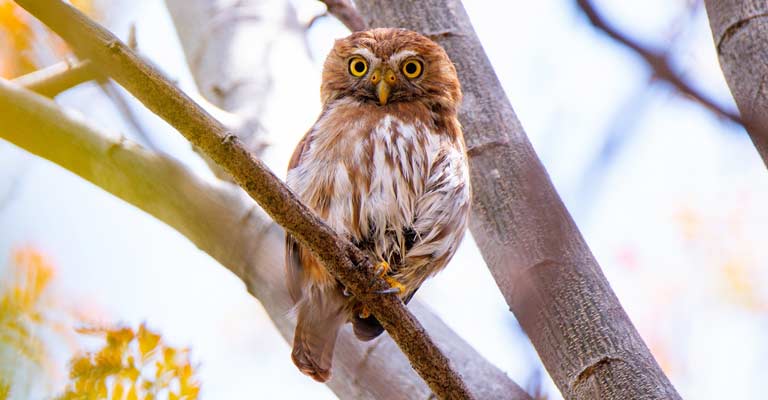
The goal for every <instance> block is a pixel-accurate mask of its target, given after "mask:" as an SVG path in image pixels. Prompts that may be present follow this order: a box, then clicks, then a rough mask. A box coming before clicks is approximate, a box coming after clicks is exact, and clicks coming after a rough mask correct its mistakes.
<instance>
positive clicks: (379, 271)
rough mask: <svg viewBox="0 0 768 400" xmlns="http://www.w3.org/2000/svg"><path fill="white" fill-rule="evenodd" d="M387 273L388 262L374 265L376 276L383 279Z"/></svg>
mask: <svg viewBox="0 0 768 400" xmlns="http://www.w3.org/2000/svg"><path fill="white" fill-rule="evenodd" d="M387 272H389V263H388V262H386V261H383V260H382V261H381V262H380V263H378V264H376V275H378V276H380V277H383V276H384V275H386V274H387Z"/></svg>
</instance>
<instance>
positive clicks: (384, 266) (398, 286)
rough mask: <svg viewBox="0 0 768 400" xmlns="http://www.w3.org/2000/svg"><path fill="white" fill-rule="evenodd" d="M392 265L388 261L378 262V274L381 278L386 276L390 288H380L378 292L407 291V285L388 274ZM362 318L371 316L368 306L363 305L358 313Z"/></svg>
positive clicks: (397, 292)
mask: <svg viewBox="0 0 768 400" xmlns="http://www.w3.org/2000/svg"><path fill="white" fill-rule="evenodd" d="M389 270H390V266H389V263H388V262H386V261H381V262H379V263H378V264H376V275H378V276H379V277H380V278H384V280H385V281H387V283H388V284H389V289H384V290H379V291H376V292H375V293H376V294H390V293H396V294H403V293H405V290H406V288H405V285H403V284H402V283H400V282H398V281H397V280H396V279H395V278H393V277H391V276H389V275H387V274H388V273H389ZM357 315H358V316H359V317H360V318H363V319H365V318H368V317H370V316H371V310H369V309H368V307H366V306H363V307H362V308H361V309H360V312H359V313H358V314H357Z"/></svg>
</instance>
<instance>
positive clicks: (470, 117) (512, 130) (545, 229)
mask: <svg viewBox="0 0 768 400" xmlns="http://www.w3.org/2000/svg"><path fill="white" fill-rule="evenodd" d="M357 5H358V9H359V10H360V12H361V13H362V14H363V15H364V16H365V17H366V18H367V19H369V20H370V21H371V25H372V26H401V27H404V28H409V29H413V30H416V31H419V32H422V33H424V34H426V35H427V36H430V37H432V38H434V39H435V40H437V41H438V42H439V43H440V44H441V45H442V46H443V47H444V48H445V49H446V51H447V52H448V55H449V56H450V57H451V60H453V62H454V63H455V64H456V68H457V71H458V73H459V79H460V80H461V83H462V89H463V92H464V102H463V104H462V107H461V109H460V112H459V118H460V120H461V124H462V126H463V127H464V128H463V129H464V133H465V137H466V140H467V146H468V148H469V150H470V164H471V168H470V171H471V178H472V189H473V208H472V212H473V214H472V218H471V219H470V229H471V230H472V234H473V235H474V237H475V239H476V241H477V243H478V245H479V247H480V251H481V253H482V254H483V257H484V259H485V261H486V263H487V264H488V267H489V269H490V270H491V273H492V275H493V277H494V279H495V280H496V283H497V284H498V286H499V288H500V289H501V291H502V293H503V294H504V297H505V299H506V300H507V304H509V306H510V309H511V310H512V311H513V312H514V313H515V316H516V317H517V319H518V321H520V324H521V325H522V327H523V329H524V330H525V331H526V333H527V334H528V336H529V337H530V338H531V341H532V342H533V345H534V346H535V347H536V350H537V351H538V353H539V356H540V357H541V359H542V362H543V363H544V365H545V367H546V368H547V370H548V371H549V373H550V375H551V376H552V378H553V380H554V381H555V383H556V384H557V386H558V388H559V389H560V391H561V392H562V394H563V397H565V398H566V399H606V400H623V399H679V398H680V396H679V395H678V394H677V392H676V391H675V389H674V387H673V386H672V384H671V383H670V382H669V380H668V379H667V377H666V376H665V375H664V373H663V372H662V371H661V368H659V365H658V364H657V363H656V361H655V360H654V359H653V356H652V355H651V353H650V351H649V350H648V348H647V347H646V346H645V344H644V343H643V341H642V339H641V338H640V335H639V334H638V333H637V330H635V328H634V326H633V325H632V323H631V321H630V320H629V317H628V316H627V315H626V313H625V312H624V310H623V309H622V308H621V305H620V304H619V301H618V299H617V298H616V295H615V294H614V293H613V291H612V290H611V288H610V285H609V284H608V281H607V280H606V279H605V276H603V274H602V272H601V270H600V266H599V265H598V264H597V261H596V260H595V258H594V256H593V255H592V253H591V252H590V250H589V247H588V246H587V244H586V242H585V241H584V238H583V237H582V236H581V233H580V232H579V230H578V228H577V227H576V224H575V223H574V222H573V220H572V219H571V216H570V215H569V214H568V211H567V210H566V209H565V206H564V205H563V203H562V201H561V200H560V197H559V196H558V195H557V192H556V191H555V188H554V186H553V185H552V182H551V181H550V179H549V177H548V176H547V172H546V170H545V169H544V167H543V165H542V164H541V161H540V160H539V158H538V157H537V156H536V153H535V152H534V150H533V147H532V146H531V144H530V142H529V141H528V138H527V137H526V134H525V131H524V130H523V128H522V126H521V125H520V122H519V121H518V119H517V116H516V115H515V112H514V110H513V109H512V106H511V105H510V103H509V100H508V99H507V97H506V94H505V93H504V90H503V89H502V87H501V84H500V83H499V80H498V78H497V77H496V74H495V73H494V71H493V68H492V66H491V64H490V61H489V60H488V57H487V56H486V54H485V52H484V51H483V48H482V45H481V44H480V41H479V40H478V38H477V36H476V34H475V32H474V30H473V28H472V25H471V23H470V21H469V17H468V16H467V14H466V11H464V7H463V6H462V5H461V2H460V1H459V0H423V1H420V2H401V1H395V0H365V1H359V2H357Z"/></svg>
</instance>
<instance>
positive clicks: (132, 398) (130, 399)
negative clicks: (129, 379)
mask: <svg viewBox="0 0 768 400" xmlns="http://www.w3.org/2000/svg"><path fill="white" fill-rule="evenodd" d="M126 400H139V396H138V395H137V394H136V385H135V384H131V389H130V390H128V396H127V397H126Z"/></svg>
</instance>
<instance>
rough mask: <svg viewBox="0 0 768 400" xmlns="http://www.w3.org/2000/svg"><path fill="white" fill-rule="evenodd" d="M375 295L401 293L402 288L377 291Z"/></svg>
mask: <svg viewBox="0 0 768 400" xmlns="http://www.w3.org/2000/svg"><path fill="white" fill-rule="evenodd" d="M374 293H376V294H390V293H400V288H396V287H391V288H389V289H384V290H377V291H375V292H374Z"/></svg>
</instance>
